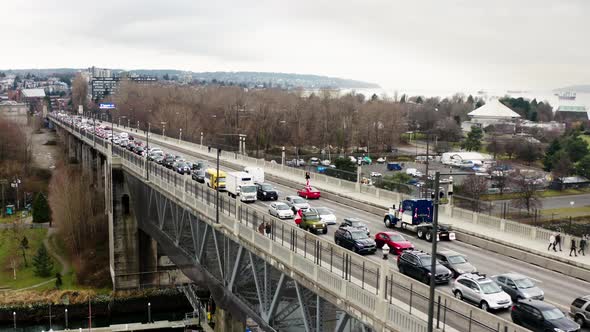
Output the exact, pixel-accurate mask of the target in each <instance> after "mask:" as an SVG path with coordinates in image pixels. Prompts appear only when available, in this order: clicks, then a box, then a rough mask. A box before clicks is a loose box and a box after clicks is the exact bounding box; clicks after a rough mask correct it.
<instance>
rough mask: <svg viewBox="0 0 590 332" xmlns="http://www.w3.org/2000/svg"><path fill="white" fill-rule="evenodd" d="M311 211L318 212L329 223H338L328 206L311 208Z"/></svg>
mask: <svg viewBox="0 0 590 332" xmlns="http://www.w3.org/2000/svg"><path fill="white" fill-rule="evenodd" d="M309 211H311V212H315V213H317V214H318V215H319V216H320V218H321V219H322V221H323V222H325V223H326V224H327V225H336V216H335V215H334V213H332V211H331V210H330V209H328V208H326V207H317V208H310V209H309Z"/></svg>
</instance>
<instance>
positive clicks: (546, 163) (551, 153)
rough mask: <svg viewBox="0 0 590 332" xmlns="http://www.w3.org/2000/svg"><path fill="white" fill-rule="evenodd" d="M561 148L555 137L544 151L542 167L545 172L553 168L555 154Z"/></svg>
mask: <svg viewBox="0 0 590 332" xmlns="http://www.w3.org/2000/svg"><path fill="white" fill-rule="evenodd" d="M559 150H561V144H560V143H559V140H558V139H557V138H556V139H554V140H553V142H551V144H549V146H548V147H547V150H546V151H545V158H543V169H544V170H545V171H546V172H550V171H551V170H552V169H553V164H554V162H555V158H554V157H555V154H556V153H557V152H558V151H559Z"/></svg>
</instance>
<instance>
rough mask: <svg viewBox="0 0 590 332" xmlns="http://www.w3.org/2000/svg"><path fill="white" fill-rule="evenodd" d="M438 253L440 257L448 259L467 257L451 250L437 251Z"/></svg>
mask: <svg viewBox="0 0 590 332" xmlns="http://www.w3.org/2000/svg"><path fill="white" fill-rule="evenodd" d="M436 253H437V254H440V255H443V256H445V257H448V256H465V255H463V254H460V253H458V252H456V251H453V250H449V249H443V250H437V251H436Z"/></svg>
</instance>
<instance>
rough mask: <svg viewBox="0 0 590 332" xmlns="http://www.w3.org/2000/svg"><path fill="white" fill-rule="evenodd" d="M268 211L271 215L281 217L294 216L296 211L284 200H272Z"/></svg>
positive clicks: (288, 217)
mask: <svg viewBox="0 0 590 332" xmlns="http://www.w3.org/2000/svg"><path fill="white" fill-rule="evenodd" d="M268 213H270V215H271V216H275V217H277V218H280V219H290V218H293V216H294V213H293V210H291V208H290V207H289V205H287V204H285V203H283V202H272V203H270V206H269V207H268Z"/></svg>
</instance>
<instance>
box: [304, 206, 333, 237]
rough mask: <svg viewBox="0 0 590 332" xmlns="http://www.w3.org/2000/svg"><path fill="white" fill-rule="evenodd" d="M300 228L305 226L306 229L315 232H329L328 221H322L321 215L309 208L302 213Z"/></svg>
mask: <svg viewBox="0 0 590 332" xmlns="http://www.w3.org/2000/svg"><path fill="white" fill-rule="evenodd" d="M299 228H303V229H304V230H306V231H310V232H312V233H315V234H320V233H321V234H327V233H328V225H326V223H325V222H323V221H322V218H320V215H319V214H317V213H315V212H312V211H309V210H308V211H305V212H303V213H302V214H301V222H300V223H299Z"/></svg>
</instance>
